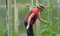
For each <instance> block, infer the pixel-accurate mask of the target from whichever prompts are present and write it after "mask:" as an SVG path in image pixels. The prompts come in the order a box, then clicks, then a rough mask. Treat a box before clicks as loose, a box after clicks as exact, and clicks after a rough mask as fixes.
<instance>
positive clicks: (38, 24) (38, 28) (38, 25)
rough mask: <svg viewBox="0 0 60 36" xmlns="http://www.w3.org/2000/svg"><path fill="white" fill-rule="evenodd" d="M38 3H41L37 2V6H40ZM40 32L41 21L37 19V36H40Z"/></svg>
mask: <svg viewBox="0 0 60 36" xmlns="http://www.w3.org/2000/svg"><path fill="white" fill-rule="evenodd" d="M38 3H39V2H38V0H36V6H37V5H39V4H38ZM39 16H40V14H39ZM39 30H40V21H39V20H38V19H37V21H36V36H40V35H39Z"/></svg>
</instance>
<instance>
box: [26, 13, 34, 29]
mask: <svg viewBox="0 0 60 36" xmlns="http://www.w3.org/2000/svg"><path fill="white" fill-rule="evenodd" d="M32 17H34V13H32V14H31V15H30V16H29V18H28V25H27V27H26V29H28V28H29V26H30V21H31V18H32Z"/></svg>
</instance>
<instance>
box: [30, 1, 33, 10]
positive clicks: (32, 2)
mask: <svg viewBox="0 0 60 36" xmlns="http://www.w3.org/2000/svg"><path fill="white" fill-rule="evenodd" d="M32 8H33V0H31V6H30V10H31V9H32Z"/></svg>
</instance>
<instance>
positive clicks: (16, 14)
mask: <svg viewBox="0 0 60 36" xmlns="http://www.w3.org/2000/svg"><path fill="white" fill-rule="evenodd" d="M14 12H15V31H16V34H17V36H18V8H17V7H16V0H14Z"/></svg>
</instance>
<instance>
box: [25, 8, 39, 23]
mask: <svg viewBox="0 0 60 36" xmlns="http://www.w3.org/2000/svg"><path fill="white" fill-rule="evenodd" d="M32 13H34V15H35V16H34V17H33V18H32V19H31V21H30V24H34V22H35V21H36V19H37V18H38V9H37V8H33V9H32V10H31V11H30V12H29V13H28V15H27V16H26V18H25V20H24V22H26V23H28V18H29V16H30V15H31V14H32Z"/></svg>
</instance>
